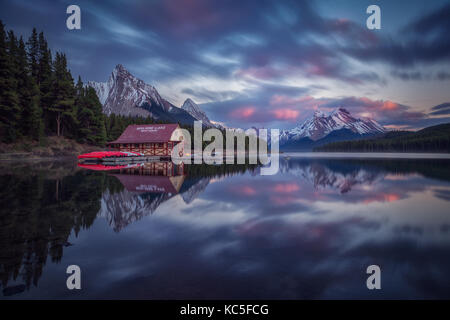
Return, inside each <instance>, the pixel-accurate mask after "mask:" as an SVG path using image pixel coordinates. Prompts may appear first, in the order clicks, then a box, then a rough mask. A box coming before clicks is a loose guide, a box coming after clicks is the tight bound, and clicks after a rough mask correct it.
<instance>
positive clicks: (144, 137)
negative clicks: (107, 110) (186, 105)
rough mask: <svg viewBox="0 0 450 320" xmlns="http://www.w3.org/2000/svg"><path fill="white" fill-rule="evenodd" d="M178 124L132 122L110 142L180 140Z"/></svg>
mask: <svg viewBox="0 0 450 320" xmlns="http://www.w3.org/2000/svg"><path fill="white" fill-rule="evenodd" d="M177 129H179V125H178V124H139V125H137V124H132V125H129V126H128V127H127V128H126V129H125V131H124V132H123V133H122V134H121V135H120V137H119V138H118V139H117V140H115V141H111V142H108V143H110V144H114V143H152V142H168V141H180V140H181V139H180V133H179V132H178V134H177V132H176V131H179V130H177Z"/></svg>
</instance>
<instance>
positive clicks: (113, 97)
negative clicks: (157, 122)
mask: <svg viewBox="0 0 450 320" xmlns="http://www.w3.org/2000/svg"><path fill="white" fill-rule="evenodd" d="M88 85H89V86H91V87H93V88H94V89H95V91H96V92H97V95H98V97H99V99H100V102H101V103H102V104H103V111H104V113H105V114H108V115H109V114H111V113H115V114H120V115H127V116H128V115H132V116H148V115H149V112H148V111H147V110H144V109H143V108H141V106H142V105H143V104H144V103H148V104H149V105H157V106H159V107H161V108H162V109H163V110H165V111H169V110H170V109H171V107H172V105H171V104H170V103H169V102H168V101H166V100H165V99H163V98H162V97H161V96H160V94H159V93H158V91H157V90H156V89H155V87H153V86H151V85H149V84H147V83H145V82H144V81H142V80H141V79H138V78H136V77H134V76H133V75H132V74H131V73H130V72H128V70H126V69H125V68H124V67H123V66H122V65H121V64H118V65H117V66H116V67H115V68H114V70H113V72H112V73H111V76H110V77H109V79H108V82H93V81H89V82H88Z"/></svg>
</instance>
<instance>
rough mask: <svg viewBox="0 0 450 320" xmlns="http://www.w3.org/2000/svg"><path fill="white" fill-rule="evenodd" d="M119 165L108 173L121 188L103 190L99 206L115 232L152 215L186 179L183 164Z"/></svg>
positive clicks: (173, 194) (178, 190) (175, 193)
mask: <svg viewBox="0 0 450 320" xmlns="http://www.w3.org/2000/svg"><path fill="white" fill-rule="evenodd" d="M118 167H119V168H118V169H117V170H114V172H111V174H110V175H111V176H114V177H116V178H117V179H118V180H119V181H120V183H121V184H122V185H123V187H124V189H123V190H121V191H118V192H117V191H116V192H110V191H109V190H107V191H106V192H104V193H103V195H102V198H103V199H102V209H101V216H103V217H105V218H106V219H107V221H108V223H109V224H110V225H111V226H112V227H113V229H114V230H115V231H117V232H118V231H120V230H122V229H123V228H125V227H126V226H127V225H129V224H130V223H132V222H134V221H136V220H140V219H142V218H143V217H144V216H147V215H149V214H152V213H153V212H154V211H155V210H156V209H157V208H158V207H159V206H160V205H161V204H162V203H163V202H165V201H167V200H169V199H171V198H172V197H174V196H175V195H177V194H178V193H179V192H180V189H181V188H182V185H183V182H184V179H185V176H184V166H183V164H179V165H175V164H173V163H172V162H170V161H169V162H145V163H143V164H136V165H134V166H130V167H122V166H118Z"/></svg>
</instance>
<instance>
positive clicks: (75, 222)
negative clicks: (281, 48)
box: [0, 154, 450, 299]
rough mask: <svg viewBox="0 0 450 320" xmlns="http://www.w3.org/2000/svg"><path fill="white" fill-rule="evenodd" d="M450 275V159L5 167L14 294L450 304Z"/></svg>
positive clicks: (3, 268) (2, 210) (1, 197)
mask: <svg viewBox="0 0 450 320" xmlns="http://www.w3.org/2000/svg"><path fill="white" fill-rule="evenodd" d="M97 169H99V168H97ZM72 264H75V265H78V266H80V268H81V279H82V280H81V283H82V289H81V290H68V289H67V287H66V279H67V277H68V274H66V268H67V267H68V266H69V265H72ZM373 264H375V265H378V266H380V268H381V290H368V289H367V287H366V279H367V277H368V276H369V275H368V274H367V273H366V268H367V267H368V266H369V265H373ZM449 271H450V160H449V159H434V160H433V159H383V158H377V159H364V158H355V159H351V158H346V159H339V158H327V157H325V156H324V157H320V158H314V157H313V156H311V157H297V156H296V155H295V154H292V155H290V156H289V157H286V156H283V157H281V159H280V171H279V173H278V174H276V175H273V176H261V175H260V174H259V168H257V167H253V166H242V165H241V166H239V165H234V166H202V165H196V166H194V165H192V166H184V168H176V167H174V168H167V167H164V165H161V166H158V165H156V166H148V165H146V166H143V167H135V168H128V169H127V168H123V169H120V170H115V171H94V170H90V169H86V168H82V167H78V166H77V164H76V163H73V162H71V161H63V162H39V163H23V164H20V163H15V164H14V165H13V164H8V163H2V164H0V290H1V291H0V297H1V299H23V298H32V299H35V298H37V299H38V298H62V299H76V298H145V299H224V298H230V299H329V298H338V299H361V298H368V299H379V298H386V299H391V298H395V299H397V298H406V299H416V298H418V299H429V298H450V273H449Z"/></svg>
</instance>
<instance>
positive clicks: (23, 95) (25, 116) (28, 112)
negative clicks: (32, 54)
mask: <svg viewBox="0 0 450 320" xmlns="http://www.w3.org/2000/svg"><path fill="white" fill-rule="evenodd" d="M17 60H18V63H19V65H18V77H17V79H18V88H19V90H18V93H19V101H20V105H21V106H22V116H21V121H22V126H21V128H20V129H21V131H22V133H23V134H24V135H26V136H29V137H31V138H33V139H34V140H39V139H40V137H41V136H42V134H43V124H42V110H41V108H40V105H39V88H38V86H37V84H36V82H35V80H34V78H33V76H32V72H31V70H30V69H31V68H30V67H31V64H28V58H27V52H26V49H25V43H24V42H23V39H22V38H20V40H19V48H18V59H17Z"/></svg>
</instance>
